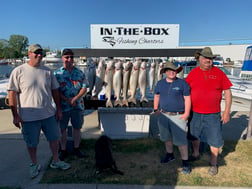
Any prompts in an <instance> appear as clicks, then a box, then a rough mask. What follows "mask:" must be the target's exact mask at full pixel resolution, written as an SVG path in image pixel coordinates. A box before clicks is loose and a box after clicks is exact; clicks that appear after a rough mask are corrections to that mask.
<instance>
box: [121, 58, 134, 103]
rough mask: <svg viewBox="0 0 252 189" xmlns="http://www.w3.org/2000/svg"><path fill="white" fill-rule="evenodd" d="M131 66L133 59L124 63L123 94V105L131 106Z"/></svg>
mask: <svg viewBox="0 0 252 189" xmlns="http://www.w3.org/2000/svg"><path fill="white" fill-rule="evenodd" d="M131 67H132V62H131V61H127V62H124V63H123V89H122V96H123V100H122V105H123V106H129V105H128V100H127V97H128V88H129V78H130V71H131Z"/></svg>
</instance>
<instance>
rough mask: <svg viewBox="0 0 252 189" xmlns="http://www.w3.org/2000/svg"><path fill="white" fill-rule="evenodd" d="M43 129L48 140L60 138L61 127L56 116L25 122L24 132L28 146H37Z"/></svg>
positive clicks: (23, 125)
mask: <svg viewBox="0 0 252 189" xmlns="http://www.w3.org/2000/svg"><path fill="white" fill-rule="evenodd" d="M41 130H42V131H43V133H44V134H45V136H46V139H47V140H48V141H54V140H59V139H60V129H59V125H58V122H57V121H56V118H55V116H52V117H49V118H46V119H42V120H38V121H28V122H23V124H22V134H23V137H24V141H25V142H26V144H27V146H29V147H31V148H34V147H37V145H38V144H39V136H40V132H41Z"/></svg>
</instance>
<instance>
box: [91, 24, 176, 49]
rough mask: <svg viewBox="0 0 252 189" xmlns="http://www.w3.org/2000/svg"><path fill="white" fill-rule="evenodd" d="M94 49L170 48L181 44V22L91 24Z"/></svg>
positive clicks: (92, 46)
mask: <svg viewBox="0 0 252 189" xmlns="http://www.w3.org/2000/svg"><path fill="white" fill-rule="evenodd" d="M90 28H91V48H92V49H168V48H177V47H178V46H179V24H141V25H139V24H102V25H100V24H91V27H90Z"/></svg>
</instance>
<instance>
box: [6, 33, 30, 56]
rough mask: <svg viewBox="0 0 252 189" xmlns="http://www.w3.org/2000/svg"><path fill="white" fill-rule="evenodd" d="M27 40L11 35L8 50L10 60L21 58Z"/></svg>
mask: <svg viewBox="0 0 252 189" xmlns="http://www.w3.org/2000/svg"><path fill="white" fill-rule="evenodd" d="M28 43H29V40H28V38H27V37H26V36H23V35H11V36H10V39H9V45H8V47H9V49H11V51H12V53H11V54H12V56H13V57H12V58H21V57H23V54H24V53H25V52H26V48H27V46H28Z"/></svg>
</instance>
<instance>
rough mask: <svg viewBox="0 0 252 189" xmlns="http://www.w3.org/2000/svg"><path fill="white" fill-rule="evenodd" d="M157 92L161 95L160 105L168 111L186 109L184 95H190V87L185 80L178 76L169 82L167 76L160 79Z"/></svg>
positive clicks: (156, 88)
mask: <svg viewBox="0 0 252 189" xmlns="http://www.w3.org/2000/svg"><path fill="white" fill-rule="evenodd" d="M155 94H158V95H160V98H159V107H160V108H161V109H162V110H164V111H166V112H183V111H185V102H184V96H190V87H189V85H188V84H187V83H186V81H185V80H183V79H180V78H176V80H174V81H173V82H167V81H166V78H164V79H161V80H159V81H158V83H157V85H156V87H155Z"/></svg>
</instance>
